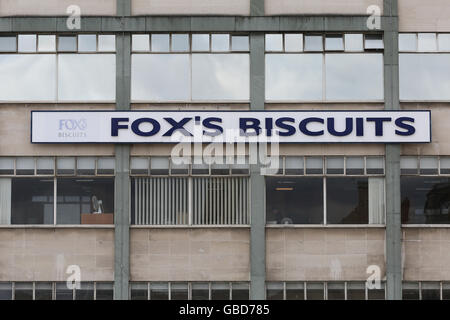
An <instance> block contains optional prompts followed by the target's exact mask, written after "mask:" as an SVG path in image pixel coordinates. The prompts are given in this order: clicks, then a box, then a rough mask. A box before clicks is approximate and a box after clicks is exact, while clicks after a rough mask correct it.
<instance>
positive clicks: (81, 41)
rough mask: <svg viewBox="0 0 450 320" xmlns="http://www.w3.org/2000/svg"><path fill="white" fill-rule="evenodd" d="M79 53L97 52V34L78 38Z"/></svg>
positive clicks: (81, 35)
mask: <svg viewBox="0 0 450 320" xmlns="http://www.w3.org/2000/svg"><path fill="white" fill-rule="evenodd" d="M78 51H80V52H95V51H97V36H96V35H95V34H80V35H79V36H78Z"/></svg>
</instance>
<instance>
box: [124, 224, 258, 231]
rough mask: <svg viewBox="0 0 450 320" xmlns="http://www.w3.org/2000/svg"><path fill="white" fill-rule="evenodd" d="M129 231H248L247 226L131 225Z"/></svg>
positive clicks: (248, 227)
mask: <svg viewBox="0 0 450 320" xmlns="http://www.w3.org/2000/svg"><path fill="white" fill-rule="evenodd" d="M130 229H186V230H187V229H250V226H249V225H239V226H238V225H232V224H224V225H202V226H174V225H171V226H153V225H152V226H149V225H139V226H138V225H132V226H130Z"/></svg>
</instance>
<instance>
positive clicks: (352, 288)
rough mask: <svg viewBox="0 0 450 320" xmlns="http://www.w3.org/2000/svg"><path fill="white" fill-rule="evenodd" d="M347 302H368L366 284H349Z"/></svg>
mask: <svg viewBox="0 0 450 320" xmlns="http://www.w3.org/2000/svg"><path fill="white" fill-rule="evenodd" d="M347 300H366V286H365V283H354V282H349V283H347Z"/></svg>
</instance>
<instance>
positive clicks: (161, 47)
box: [152, 34, 170, 52]
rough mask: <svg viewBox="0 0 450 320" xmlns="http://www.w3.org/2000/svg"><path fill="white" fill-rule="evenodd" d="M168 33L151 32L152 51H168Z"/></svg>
mask: <svg viewBox="0 0 450 320" xmlns="http://www.w3.org/2000/svg"><path fill="white" fill-rule="evenodd" d="M169 50H170V47H169V35H168V34H152V51H153V52H169Z"/></svg>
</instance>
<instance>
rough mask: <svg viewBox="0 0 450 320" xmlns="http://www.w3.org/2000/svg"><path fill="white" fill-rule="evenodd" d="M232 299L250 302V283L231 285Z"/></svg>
mask: <svg viewBox="0 0 450 320" xmlns="http://www.w3.org/2000/svg"><path fill="white" fill-rule="evenodd" d="M231 299H233V300H249V299H250V288H249V284H248V283H244V282H242V283H239V282H233V283H231Z"/></svg>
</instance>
